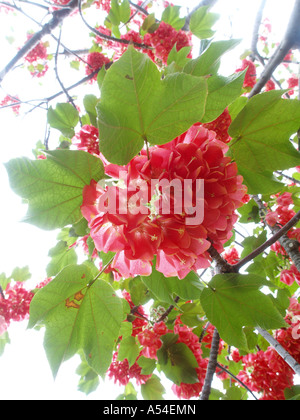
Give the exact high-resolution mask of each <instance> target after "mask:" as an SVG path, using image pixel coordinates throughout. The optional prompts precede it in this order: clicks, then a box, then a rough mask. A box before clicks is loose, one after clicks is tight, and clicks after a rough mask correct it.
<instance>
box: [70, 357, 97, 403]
mask: <svg viewBox="0 0 300 420" xmlns="http://www.w3.org/2000/svg"><path fill="white" fill-rule="evenodd" d="M76 373H77V374H78V375H80V380H79V382H78V390H79V391H81V392H84V393H85V394H86V395H89V394H90V393H91V392H94V391H95V390H96V389H97V388H98V386H99V375H97V373H96V372H95V371H94V370H93V369H92V368H91V367H90V366H89V364H88V363H87V362H86V360H85V358H84V356H82V362H81V364H80V365H79V366H78V368H77V369H76Z"/></svg>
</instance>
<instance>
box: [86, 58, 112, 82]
mask: <svg viewBox="0 0 300 420" xmlns="http://www.w3.org/2000/svg"><path fill="white" fill-rule="evenodd" d="M86 61H87V65H86V67H85V73H86V74H87V75H90V74H91V73H93V72H94V71H96V70H99V69H101V67H103V66H105V64H108V63H109V62H110V59H109V58H108V57H106V56H105V55H103V54H101V53H99V52H91V53H90V54H89V55H88V56H87V59H86ZM96 79H97V74H96V75H95V76H94V77H93V79H92V80H96Z"/></svg>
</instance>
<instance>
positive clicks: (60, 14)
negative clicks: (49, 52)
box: [0, 0, 78, 83]
mask: <svg viewBox="0 0 300 420" xmlns="http://www.w3.org/2000/svg"><path fill="white" fill-rule="evenodd" d="M77 3H78V0H71V1H70V2H69V3H68V4H67V5H66V7H65V8H64V9H61V10H56V11H54V12H53V17H52V19H51V20H50V21H49V22H48V23H46V24H45V25H44V26H43V28H42V29H41V30H40V31H38V32H36V33H35V34H34V35H33V36H32V37H31V38H30V39H29V40H28V41H27V42H26V44H25V45H24V46H23V47H22V48H21V49H20V50H19V51H18V53H17V54H16V55H15V56H14V57H13V59H12V60H11V61H10V62H9V63H8V64H7V65H6V66H5V67H4V69H3V70H1V72H0V83H1V82H2V80H3V79H4V77H5V76H6V75H7V73H9V71H10V70H11V69H12V68H13V67H14V66H15V64H17V62H18V61H19V60H20V59H21V58H23V57H24V56H25V55H26V54H27V53H28V52H29V51H31V50H32V49H33V48H34V47H35V46H36V45H37V44H38V43H39V42H40V41H41V39H42V38H43V37H44V36H45V35H48V34H51V32H52V31H53V29H55V28H56V27H57V26H58V25H59V24H60V23H61V22H62V21H63V20H64V19H65V18H66V17H67V16H69V15H70V14H71V12H72V11H73V10H74V9H75V8H76V7H77Z"/></svg>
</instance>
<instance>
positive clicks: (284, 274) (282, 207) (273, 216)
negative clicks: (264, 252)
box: [266, 192, 300, 286]
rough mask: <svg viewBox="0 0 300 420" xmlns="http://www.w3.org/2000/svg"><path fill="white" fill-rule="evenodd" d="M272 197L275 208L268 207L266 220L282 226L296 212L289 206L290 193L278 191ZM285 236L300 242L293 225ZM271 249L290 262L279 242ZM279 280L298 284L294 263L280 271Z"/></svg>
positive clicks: (291, 204)
mask: <svg viewBox="0 0 300 420" xmlns="http://www.w3.org/2000/svg"><path fill="white" fill-rule="evenodd" d="M274 198H275V201H276V209H275V210H270V209H268V213H267V215H266V222H267V223H268V225H270V226H275V225H278V226H279V227H282V226H284V225H286V224H287V223H288V222H289V221H290V220H291V219H292V218H293V217H294V216H295V214H296V213H295V211H294V210H293V209H292V208H291V206H293V204H294V202H293V198H292V194H291V193H289V192H285V193H283V194H280V193H278V194H276V195H275V197H274ZM287 236H288V237H289V238H290V239H295V240H296V241H298V242H299V243H300V229H299V228H296V227H293V228H292V229H290V230H289V231H288V233H287ZM271 249H272V250H273V251H274V252H276V254H281V255H284V256H285V257H286V260H287V262H288V263H289V264H290V260H289V259H288V255H287V253H286V251H285V250H284V248H283V247H282V246H281V245H280V243H279V242H276V243H275V244H274V245H272V246H271ZM299 250H300V247H299ZM280 280H281V281H282V282H283V283H285V284H287V285H288V286H291V285H292V284H293V283H294V282H295V281H296V282H297V283H298V285H299V286H300V273H299V271H298V270H297V268H296V266H295V265H294V264H290V267H289V268H288V269H284V270H282V271H281V273H280Z"/></svg>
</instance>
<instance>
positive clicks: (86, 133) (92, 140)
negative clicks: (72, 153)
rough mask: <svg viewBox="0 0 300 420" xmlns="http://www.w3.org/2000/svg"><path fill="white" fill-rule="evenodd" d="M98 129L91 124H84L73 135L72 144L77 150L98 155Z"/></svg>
mask: <svg viewBox="0 0 300 420" xmlns="http://www.w3.org/2000/svg"><path fill="white" fill-rule="evenodd" d="M98 137H99V131H98V128H96V127H94V126H93V125H84V126H82V127H81V130H80V131H79V132H78V133H77V134H76V135H75V136H74V137H73V139H72V144H73V145H74V146H76V148H77V149H78V150H84V151H85V152H88V153H91V154H95V155H99V153H100V152H99V138H98Z"/></svg>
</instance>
